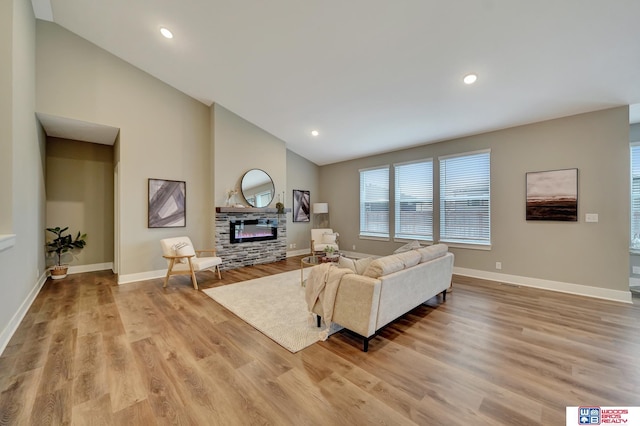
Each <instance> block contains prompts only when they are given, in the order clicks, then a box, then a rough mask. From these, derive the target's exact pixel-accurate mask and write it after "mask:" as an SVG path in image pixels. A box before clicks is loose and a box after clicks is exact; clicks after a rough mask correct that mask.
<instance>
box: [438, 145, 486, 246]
mask: <svg viewBox="0 0 640 426" xmlns="http://www.w3.org/2000/svg"><path fill="white" fill-rule="evenodd" d="M490 157H491V152H490V151H479V152H474V153H466V154H461V155H455V156H447V157H440V158H439V161H440V241H443V242H447V243H462V244H474V245H485V246H489V245H491V205H490V204H491V203H490V201H491V197H490V194H491V179H490V177H491V176H490Z"/></svg>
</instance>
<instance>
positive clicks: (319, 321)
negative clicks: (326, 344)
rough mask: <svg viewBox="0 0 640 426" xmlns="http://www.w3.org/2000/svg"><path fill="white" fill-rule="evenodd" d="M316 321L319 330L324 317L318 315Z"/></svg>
mask: <svg viewBox="0 0 640 426" xmlns="http://www.w3.org/2000/svg"><path fill="white" fill-rule="evenodd" d="M316 321H317V322H318V328H320V323H321V322H322V317H321V316H320V315H316Z"/></svg>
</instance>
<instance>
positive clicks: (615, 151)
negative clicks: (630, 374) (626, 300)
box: [320, 107, 629, 291]
mask: <svg viewBox="0 0 640 426" xmlns="http://www.w3.org/2000/svg"><path fill="white" fill-rule="evenodd" d="M628 114H629V113H628V107H620V108H614V109H609V110H604V111H598V112H593V113H588V114H581V115H576V116H572V117H566V118H561V119H557V120H551V121H546V122H541V123H535V124H531V125H527V126H521V127H515V128H511V129H506V130H501V131H497V132H492V133H486V134H482V135H476V136H471V137H466V138H461V139H456V140H452V141H447V142H443V143H438V144H432V145H425V146H421V147H417V148H413V149H408V150H404V151H398V152H393V153H389V154H384V155H378V156H373V157H367V158H363V159H358V160H353V161H348V162H343V163H338V164H333V165H328V166H324V167H321V169H320V181H321V182H322V186H323V187H326V188H331V191H330V192H327V193H325V196H326V198H327V201H328V202H329V204H330V206H340V210H339V211H340V213H339V214H336V211H335V210H334V208H333V207H332V215H331V223H332V225H333V227H334V229H336V230H337V231H338V232H340V241H341V247H345V248H346V249H348V250H349V249H351V248H352V245H356V247H357V248H356V251H358V252H361V253H370V254H378V255H381V254H386V253H389V252H391V251H393V250H394V249H395V248H396V247H398V246H399V245H401V244H400V243H394V242H379V241H371V240H361V239H359V238H358V226H357V225H356V226H354V224H358V223H359V219H358V199H359V187H358V186H359V175H358V169H360V168H366V167H371V166H377V165H382V164H393V163H395V162H402V161H408V160H412V159H419V158H429V157H433V158H434V160H435V161H434V166H435V167H434V168H435V169H437V157H438V156H442V155H449V154H456V153H463V152H468V151H476V150H481V149H491V226H492V230H491V234H492V245H493V247H492V249H491V250H490V251H481V250H471V249H457V248H453V249H452V251H453V252H454V253H455V255H456V266H457V267H461V268H469V269H473V270H478V271H490V272H496V270H495V262H497V261H499V262H502V270H501V271H499V272H500V273H502V274H508V275H514V276H522V277H529V278H538V279H542V280H550V281H557V282H561V283H572V284H580V285H585V286H593V287H599V288H604V289H611V290H621V291H624V290H628V286H629V274H628V271H629V254H628V247H629V235H628V234H629V121H628V120H629V118H628V117H629V115H628ZM564 168H578V169H579V172H578V173H579V189H578V198H579V199H578V213H579V221H578V222H577V223H562V222H532V221H526V220H525V174H526V173H527V172H531V171H541V170H554V169H564ZM437 184H438V182H434V186H435V187H436V191H437V186H438V185H437ZM585 213H598V214H599V219H600V221H599V223H585V221H584V215H585Z"/></svg>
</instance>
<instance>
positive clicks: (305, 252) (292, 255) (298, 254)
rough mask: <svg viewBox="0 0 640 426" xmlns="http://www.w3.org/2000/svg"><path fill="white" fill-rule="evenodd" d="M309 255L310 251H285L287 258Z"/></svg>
mask: <svg viewBox="0 0 640 426" xmlns="http://www.w3.org/2000/svg"><path fill="white" fill-rule="evenodd" d="M309 253H311V249H308V248H306V249H299V250H290V251H287V257H295V256H301V255H303V254H309Z"/></svg>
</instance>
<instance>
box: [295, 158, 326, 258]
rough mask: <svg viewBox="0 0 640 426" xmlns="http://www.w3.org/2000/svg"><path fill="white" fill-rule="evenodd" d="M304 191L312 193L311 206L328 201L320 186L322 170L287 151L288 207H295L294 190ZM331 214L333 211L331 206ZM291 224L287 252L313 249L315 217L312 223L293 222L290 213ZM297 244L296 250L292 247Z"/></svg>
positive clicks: (312, 217) (312, 218)
mask: <svg viewBox="0 0 640 426" xmlns="http://www.w3.org/2000/svg"><path fill="white" fill-rule="evenodd" d="M294 189H304V190H309V191H310V193H311V205H313V203H321V202H325V201H326V200H325V199H324V198H323V195H322V187H321V185H320V168H319V167H318V166H317V165H316V164H315V163H312V162H311V161H309V160H307V159H306V158H304V157H301V156H299V155H298V154H296V153H295V152H292V151H287V196H286V203H285V205H286V207H289V208H291V207H292V206H293V190H294ZM329 209H330V212H331V211H333V209H332V208H331V205H329ZM287 216H288V217H289V223H288V224H287V247H289V248H288V249H287V250H289V251H294V252H295V251H299V250H302V249H311V247H310V241H311V228H312V227H313V226H314V219H315V218H314V216H313V214H312V215H311V222H293V221H292V219H291V213H288V214H287ZM291 244H295V248H291V247H290V245H291Z"/></svg>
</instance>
